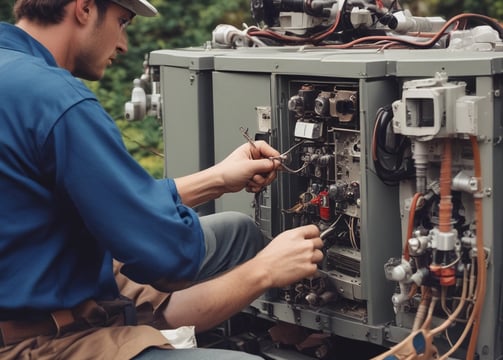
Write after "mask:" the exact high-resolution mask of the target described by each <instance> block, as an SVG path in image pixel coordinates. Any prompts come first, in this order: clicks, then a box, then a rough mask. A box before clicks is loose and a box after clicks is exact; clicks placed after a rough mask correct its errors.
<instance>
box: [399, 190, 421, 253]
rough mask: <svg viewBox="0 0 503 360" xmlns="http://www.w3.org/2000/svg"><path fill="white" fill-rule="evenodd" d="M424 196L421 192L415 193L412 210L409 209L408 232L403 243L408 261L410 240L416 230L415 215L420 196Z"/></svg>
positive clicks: (411, 204)
mask: <svg viewBox="0 0 503 360" xmlns="http://www.w3.org/2000/svg"><path fill="white" fill-rule="evenodd" d="M421 196H422V194H421V193H415V194H414V196H413V197H412V201H411V202H410V210H409V220H408V224H407V234H406V236H405V243H404V244H403V254H402V255H403V258H404V259H405V260H407V261H409V259H410V255H409V244H408V241H409V239H410V238H412V232H413V231H414V217H415V216H416V208H417V204H418V202H419V198H420V197H421Z"/></svg>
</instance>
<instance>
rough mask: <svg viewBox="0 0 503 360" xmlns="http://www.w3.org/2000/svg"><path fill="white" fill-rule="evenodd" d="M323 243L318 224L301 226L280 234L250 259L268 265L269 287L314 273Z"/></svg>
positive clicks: (279, 285) (288, 282)
mask: <svg viewBox="0 0 503 360" xmlns="http://www.w3.org/2000/svg"><path fill="white" fill-rule="evenodd" d="M322 247H323V241H322V240H321V238H320V231H319V229H318V227H316V226H315V225H307V226H301V227H298V228H295V229H291V230H287V231H285V232H283V233H281V234H279V235H278V236H277V237H275V238H274V239H273V240H272V241H271V242H270V243H269V244H268V245H267V246H266V247H265V248H264V249H263V250H262V251H261V252H259V253H258V254H257V255H256V256H255V258H254V259H253V260H252V261H255V262H256V266H261V267H264V268H265V269H268V271H266V273H267V274H268V276H270V287H283V286H287V285H289V284H291V283H293V282H295V281H298V280H301V279H303V278H306V277H309V276H312V275H314V274H315V273H316V271H317V268H318V267H317V264H318V263H319V262H321V261H322V260H323V253H322V251H321V249H322Z"/></svg>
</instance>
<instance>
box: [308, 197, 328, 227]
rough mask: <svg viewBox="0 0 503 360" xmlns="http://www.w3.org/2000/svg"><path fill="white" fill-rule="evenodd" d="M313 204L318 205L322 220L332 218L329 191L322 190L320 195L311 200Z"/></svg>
mask: <svg viewBox="0 0 503 360" xmlns="http://www.w3.org/2000/svg"><path fill="white" fill-rule="evenodd" d="M311 204H313V205H318V208H319V210H320V218H321V219H322V220H326V221H329V220H330V200H329V198H328V191H327V190H323V191H320V193H319V194H318V196H316V197H315V198H314V199H313V200H311Z"/></svg>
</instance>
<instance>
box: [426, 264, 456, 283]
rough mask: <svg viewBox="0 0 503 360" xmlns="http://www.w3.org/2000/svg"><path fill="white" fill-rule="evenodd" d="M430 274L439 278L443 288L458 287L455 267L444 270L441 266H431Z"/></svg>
mask: <svg viewBox="0 0 503 360" xmlns="http://www.w3.org/2000/svg"><path fill="white" fill-rule="evenodd" d="M430 272H431V273H433V274H435V275H436V276H437V277H438V281H439V282H440V285H442V286H453V285H456V270H454V267H450V268H442V267H441V266H439V265H430Z"/></svg>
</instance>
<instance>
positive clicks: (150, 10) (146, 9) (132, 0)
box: [112, 0, 157, 17]
mask: <svg viewBox="0 0 503 360" xmlns="http://www.w3.org/2000/svg"><path fill="white" fill-rule="evenodd" d="M112 1H113V2H114V3H116V4H118V5H120V6H122V7H124V8H126V9H128V10H130V11H132V12H133V13H135V14H136V15H139V16H147V17H150V16H155V15H157V9H156V8H155V7H154V5H152V4H151V3H149V2H148V1H147V0H112Z"/></svg>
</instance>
